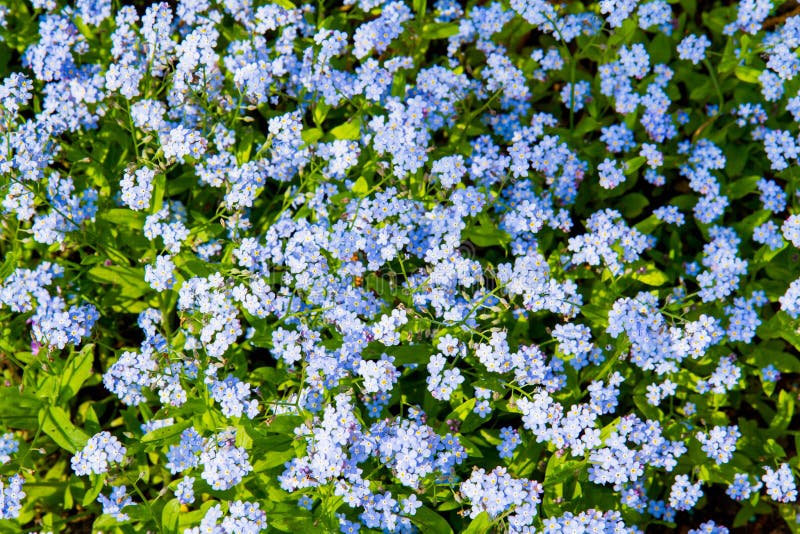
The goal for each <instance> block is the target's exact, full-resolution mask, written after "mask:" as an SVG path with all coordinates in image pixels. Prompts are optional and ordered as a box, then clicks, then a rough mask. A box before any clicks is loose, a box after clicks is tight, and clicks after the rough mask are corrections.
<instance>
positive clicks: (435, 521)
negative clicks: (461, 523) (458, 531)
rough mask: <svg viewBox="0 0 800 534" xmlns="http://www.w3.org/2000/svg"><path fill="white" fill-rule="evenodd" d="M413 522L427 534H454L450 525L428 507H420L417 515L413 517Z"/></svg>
mask: <svg viewBox="0 0 800 534" xmlns="http://www.w3.org/2000/svg"><path fill="white" fill-rule="evenodd" d="M411 522H412V523H414V524H415V525H417V526H418V527H419V529H420V530H421V531H422V532H424V533H425V534H429V533H430V534H452V532H453V529H452V528H451V527H450V524H449V523H448V522H447V521H445V519H444V518H443V517H442V516H440V515H439V514H437V513H436V512H434V511H433V510H431V509H430V508H428V507H427V506H420V507H419V508H418V509H417V513H416V514H414V515H413V516H412V517H411Z"/></svg>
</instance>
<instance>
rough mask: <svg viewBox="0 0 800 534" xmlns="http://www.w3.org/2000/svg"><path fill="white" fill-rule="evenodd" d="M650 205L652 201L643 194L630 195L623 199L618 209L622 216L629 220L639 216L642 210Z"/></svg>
mask: <svg viewBox="0 0 800 534" xmlns="http://www.w3.org/2000/svg"><path fill="white" fill-rule="evenodd" d="M648 205H650V201H649V200H648V199H647V197H646V196H644V195H643V194H641V193H629V194H627V195H625V196H624V197H622V200H620V201H619V204H618V207H619V210H620V211H621V212H622V214H623V215H624V216H625V217H627V218H632V217H636V216H638V215H639V214H640V213H642V210H644V208H646V207H647V206H648Z"/></svg>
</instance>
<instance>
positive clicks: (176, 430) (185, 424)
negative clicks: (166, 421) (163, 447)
mask: <svg viewBox="0 0 800 534" xmlns="http://www.w3.org/2000/svg"><path fill="white" fill-rule="evenodd" d="M191 425H192V422H191V421H182V422H180V423H174V424H171V425H169V426H162V427H161V428H156V429H155V430H153V431H151V432H148V433H147V434H145V435H144V436H142V439H141V442H142V443H158V444H160V443H163V442H166V441H171V440H172V438H176V437H177V436H178V435H180V433H181V432H183V431H184V430H185V429H187V428H189V427H190V426H191Z"/></svg>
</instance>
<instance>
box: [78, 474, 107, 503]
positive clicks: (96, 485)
mask: <svg viewBox="0 0 800 534" xmlns="http://www.w3.org/2000/svg"><path fill="white" fill-rule="evenodd" d="M89 480H90V481H91V483H92V485H91V487H90V488H89V491H87V492H86V494H85V495H84V496H83V505H84V506H89V505H90V504H92V503H93V502H94V501H95V500H96V499H97V496H98V495H100V492H101V491H103V488H104V487H105V481H106V477H105V476H103V475H94V474H93V475H89Z"/></svg>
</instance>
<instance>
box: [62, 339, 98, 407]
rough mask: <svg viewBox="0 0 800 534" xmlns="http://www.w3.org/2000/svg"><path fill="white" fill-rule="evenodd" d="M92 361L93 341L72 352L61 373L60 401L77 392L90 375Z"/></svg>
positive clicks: (69, 397) (64, 400)
mask: <svg viewBox="0 0 800 534" xmlns="http://www.w3.org/2000/svg"><path fill="white" fill-rule="evenodd" d="M93 362H94V344H93V343H90V344H88V345H86V346H84V347H83V348H82V349H81V351H80V352H73V353H72V355H71V356H70V357H69V359H68V360H67V363H66V365H65V366H64V370H63V371H62V374H61V391H59V394H58V400H59V401H60V402H62V403H63V402H66V401H68V400H69V399H71V398H72V397H74V396H75V394H76V393H78V391H79V390H80V389H81V386H82V385H83V383H84V382H86V380H87V379H88V378H89V377H90V376H92V363H93Z"/></svg>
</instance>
